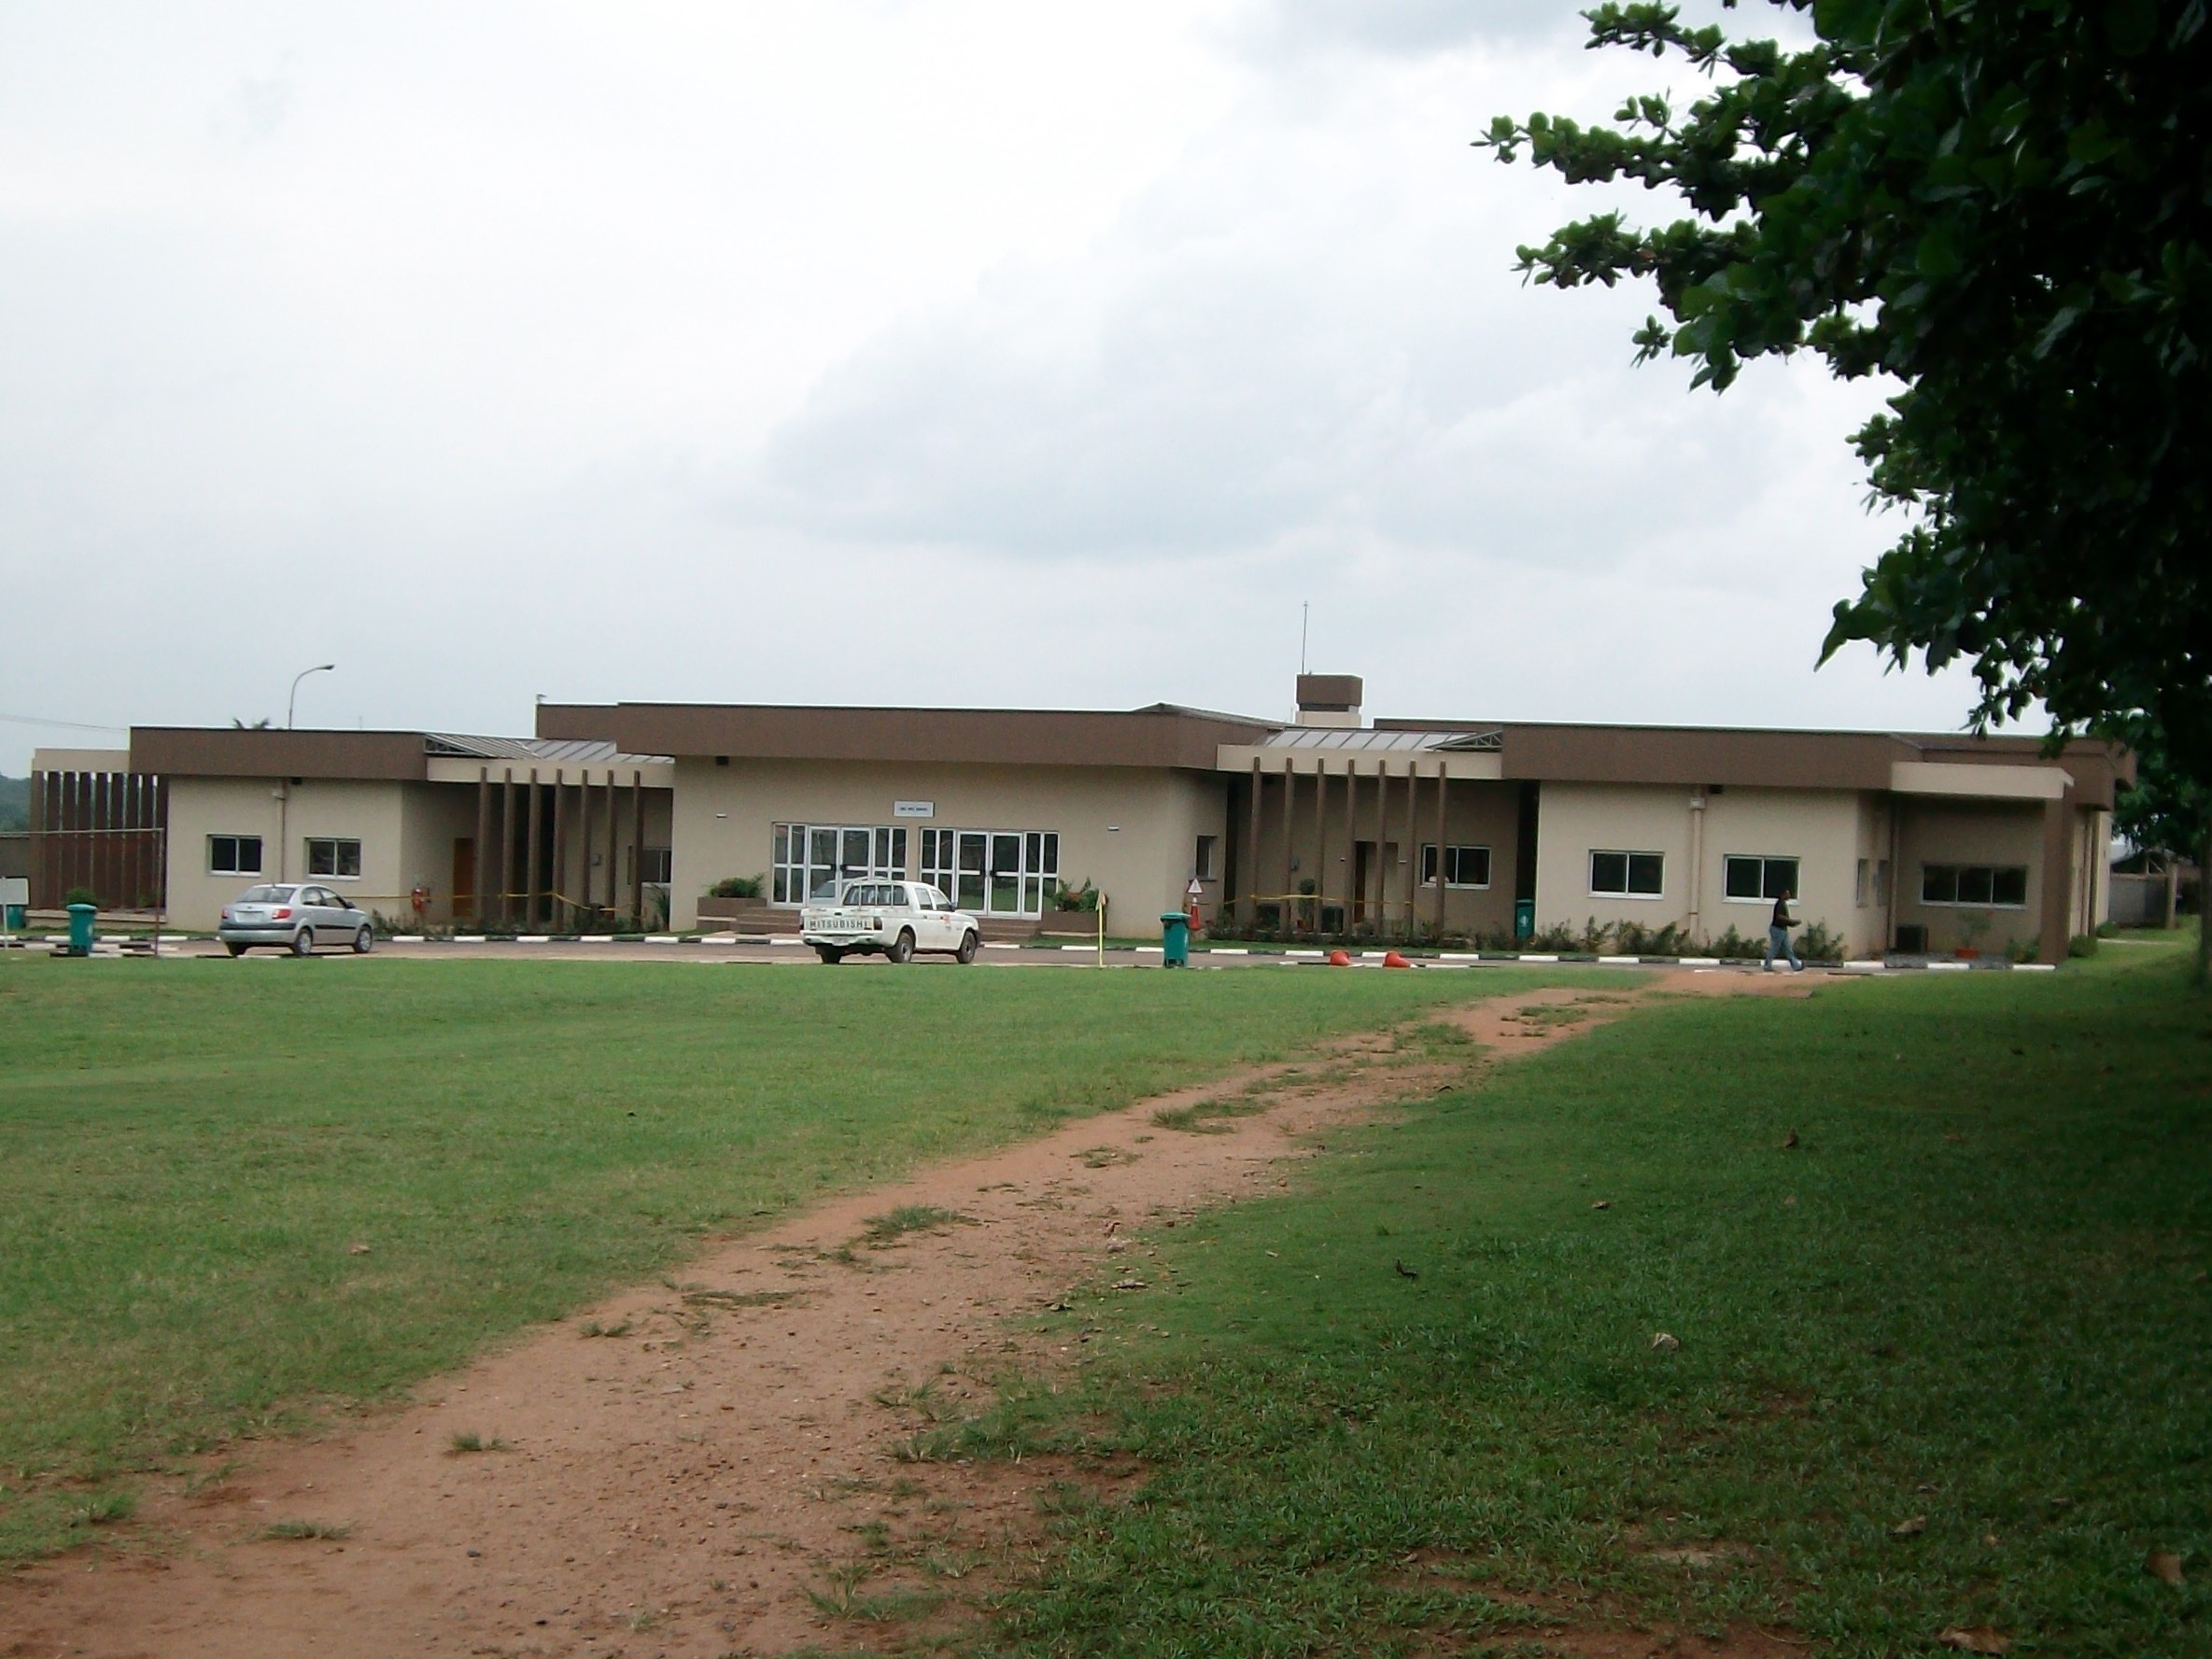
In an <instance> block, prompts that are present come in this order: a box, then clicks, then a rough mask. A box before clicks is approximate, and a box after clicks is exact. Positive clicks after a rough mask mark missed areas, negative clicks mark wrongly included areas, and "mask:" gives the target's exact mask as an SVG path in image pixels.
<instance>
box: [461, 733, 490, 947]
mask: <svg viewBox="0 0 2212 1659" xmlns="http://www.w3.org/2000/svg"><path fill="white" fill-rule="evenodd" d="M470 862H471V864H472V866H473V868H472V873H471V875H470V878H469V885H470V886H471V887H472V888H474V889H475V891H474V892H473V893H470V894H469V910H470V913H471V914H472V916H474V918H475V919H476V925H477V927H478V928H482V927H483V926H484V882H485V879H486V877H487V876H489V875H490V874H491V768H490V767H489V766H478V767H477V768H476V854H475V857H474V858H473V859H472V860H471V861H470ZM454 897H455V899H456V900H457V901H458V899H459V897H460V895H459V894H458V893H456V894H455V895H454ZM460 920H461V918H460V909H459V907H458V903H457V905H456V906H455V908H454V913H453V921H454V925H455V926H457V927H458V925H460Z"/></svg>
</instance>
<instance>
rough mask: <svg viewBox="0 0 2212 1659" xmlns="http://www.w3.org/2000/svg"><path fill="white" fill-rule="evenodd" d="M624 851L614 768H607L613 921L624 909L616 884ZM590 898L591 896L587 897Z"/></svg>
mask: <svg viewBox="0 0 2212 1659" xmlns="http://www.w3.org/2000/svg"><path fill="white" fill-rule="evenodd" d="M621 851H622V821H621V819H620V817H619V816H617V814H616V812H615V808H614V766H613V763H612V762H609V763H608V766H607V918H608V920H609V921H613V917H614V912H615V911H617V910H619V909H620V908H622V905H621V902H620V900H619V899H618V898H617V897H616V894H615V887H614V884H615V883H616V882H617V881H619V880H621V879H622V869H621V865H620V862H619V860H618V858H617V854H619V853H620V852H621ZM586 896H589V895H586Z"/></svg>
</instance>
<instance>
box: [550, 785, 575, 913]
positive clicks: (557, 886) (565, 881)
mask: <svg viewBox="0 0 2212 1659" xmlns="http://www.w3.org/2000/svg"><path fill="white" fill-rule="evenodd" d="M568 777H569V770H568V768H567V767H566V766H556V767H554V769H553V879H552V880H550V881H548V882H547V883H546V884H545V885H546V887H547V888H548V889H549V892H548V893H547V899H546V910H547V912H548V914H549V915H550V917H551V919H552V922H553V931H554V932H555V933H557V934H560V933H566V932H568V929H567V928H566V927H565V926H563V925H562V913H563V912H564V911H565V910H566V909H567V908H568V901H567V900H566V899H565V898H564V897H563V896H562V895H563V894H564V893H567V892H568V887H569V824H568V816H567V814H566V813H564V812H563V811H562V810H561V808H562V803H563V802H564V800H565V799H566V797H567V795H568V793H569V788H568Z"/></svg>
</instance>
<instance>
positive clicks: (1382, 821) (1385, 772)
mask: <svg viewBox="0 0 2212 1659" xmlns="http://www.w3.org/2000/svg"><path fill="white" fill-rule="evenodd" d="M1387 827H1389V761H1376V896H1374V907H1376V909H1374V921H1376V938H1380V935H1383V934H1385V931H1389V865H1387V863H1383V845H1385V843H1383V832H1385V829H1387Z"/></svg>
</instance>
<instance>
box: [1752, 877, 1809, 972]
mask: <svg viewBox="0 0 2212 1659" xmlns="http://www.w3.org/2000/svg"><path fill="white" fill-rule="evenodd" d="M1792 896H1793V895H1792V894H1791V893H1790V890H1789V889H1788V888H1786V887H1785V888H1783V889H1782V897H1780V898H1778V899H1776V900H1775V901H1774V917H1773V920H1772V921H1768V923H1767V960H1766V961H1765V962H1763V963H1760V964H1759V966H1760V969H1761V971H1762V972H1771V971H1772V970H1773V967H1774V959H1775V958H1776V957H1777V956H1786V957H1788V958H1789V959H1790V966H1791V967H1792V968H1793V969H1795V970H1796V972H1798V973H1800V974H1802V973H1803V972H1804V971H1805V964H1804V963H1801V962H1799V961H1798V960H1797V952H1796V948H1795V947H1793V946H1792V945H1791V944H1790V929H1792V928H1793V927H1796V925H1797V919H1796V917H1795V916H1792V915H1791V914H1790V899H1791V897H1792Z"/></svg>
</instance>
